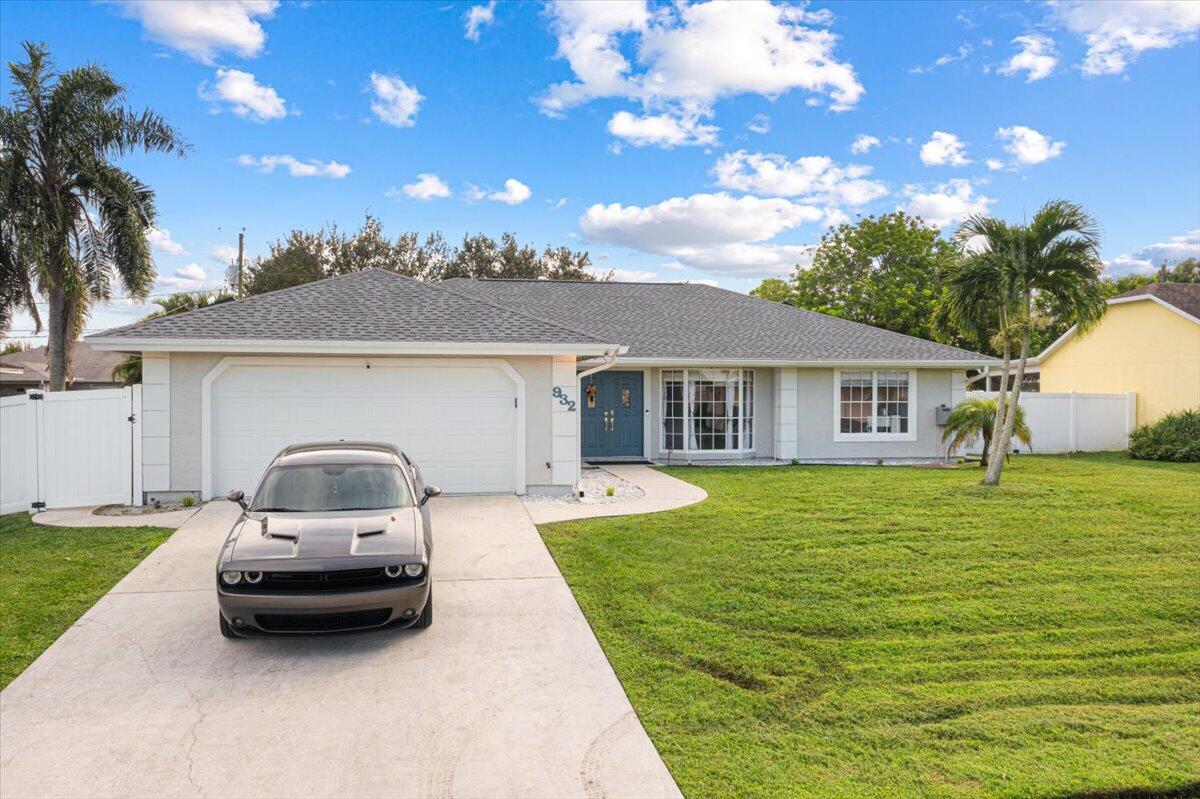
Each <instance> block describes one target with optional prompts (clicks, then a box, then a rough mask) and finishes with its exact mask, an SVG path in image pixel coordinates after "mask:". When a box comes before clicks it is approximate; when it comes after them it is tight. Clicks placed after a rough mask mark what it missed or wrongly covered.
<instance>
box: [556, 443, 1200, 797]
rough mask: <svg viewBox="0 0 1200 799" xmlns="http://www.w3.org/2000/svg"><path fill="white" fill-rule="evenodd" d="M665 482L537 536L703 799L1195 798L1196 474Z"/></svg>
mask: <svg viewBox="0 0 1200 799" xmlns="http://www.w3.org/2000/svg"><path fill="white" fill-rule="evenodd" d="M665 471H667V472H668V473H670V474H673V475H675V476H677V477H680V478H681V479H684V480H687V481H689V482H692V483H695V484H696V485H699V486H701V487H703V488H704V489H705V490H707V491H708V493H709V499H708V500H707V501H706V502H703V503H701V504H699V505H694V506H692V507H690V508H682V509H680V510H677V511H671V512H667V513H660V514H655V515H649V516H631V517H615V518H609V519H592V520H583V521H576V522H564V523H560V524H554V525H546V526H543V527H542V528H541V531H542V535H543V537H544V538H545V540H546V543H547V545H548V546H549V547H550V550H551V552H552V553H553V555H554V558H555V560H556V561H557V562H558V565H559V567H560V568H561V569H562V571H563V574H564V575H566V578H567V580H568V582H569V583H570V584H571V588H572V590H573V591H574V593H575V596H576V598H577V599H578V601H579V604H580V606H581V607H582V608H583V610H584V612H585V613H586V614H587V616H588V619H589V621H590V622H591V625H592V627H593V629H594V630H595V631H596V635H597V637H598V638H599V640H600V643H601V644H602V646H603V647H604V649H605V652H606V653H607V655H608V657H609V660H610V661H611V662H612V664H613V667H614V668H615V669H616V672H617V674H618V676H619V677H620V679H621V682H622V684H623V685H624V687H625V690H626V692H627V693H628V694H629V697H630V699H631V700H632V702H633V705H634V707H635V708H636V709H637V711H638V714H639V715H640V717H641V719H642V722H643V723H644V724H645V726H646V729H647V731H648V732H649V733H650V736H651V738H652V739H653V740H654V743H655V744H656V745H657V747H658V750H659V752H660V753H661V754H662V756H663V758H664V759H665V761H666V763H667V765H668V766H669V767H670V769H671V772H672V773H673V774H674V776H675V778H676V780H677V781H678V782H679V785H680V787H681V788H682V789H683V791H684V793H685V794H686V795H688V796H689V797H693V799H695V797H751V796H754V797H758V796H775V797H801V796H856V797H884V796H889V797H890V796H952V797H975V796H1014V797H1017V796H1021V797H1025V796H1028V797H1035V796H1036V797H1043V796H1070V795H1098V796H1107V795H1112V796H1117V795H1122V796H1123V795H1126V793H1124V792H1125V791H1128V792H1129V793H1128V795H1131V796H1133V795H1137V796H1143V795H1144V796H1168V795H1185V794H1190V793H1191V792H1193V791H1195V792H1197V793H1200V466H1196V465H1192V464H1163V463H1147V462H1140V461H1132V460H1129V459H1127V458H1125V457H1124V456H1123V455H1095V456H1091V455H1089V456H1078V455H1076V456H1073V457H1070V458H1065V457H1050V456H1045V457H1019V458H1014V459H1013V461H1012V462H1011V464H1010V465H1009V467H1008V468H1006V469H1005V472H1004V483H1003V485H1001V486H1000V487H999V488H997V489H985V488H983V487H980V486H979V485H978V484H977V482H978V479H979V476H980V474H979V471H978V470H977V469H958V470H934V469H919V468H900V467H894V468H893V467H889V468H856V467H820V466H812V467H804V466H798V467H784V468H744V469H735V468H707V469H704V468H676V469H667V470H665ZM1180 791H1183V793H1179V792H1180Z"/></svg>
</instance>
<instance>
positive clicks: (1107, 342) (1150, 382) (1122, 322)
mask: <svg viewBox="0 0 1200 799" xmlns="http://www.w3.org/2000/svg"><path fill="white" fill-rule="evenodd" d="M1038 364H1039V365H1040V367H1041V390H1042V391H1084V392H1090V393H1104V394H1118V393H1122V392H1125V391H1136V392H1137V423H1138V424H1146V423H1148V422H1153V421H1155V420H1156V419H1159V418H1161V417H1162V416H1164V415H1166V414H1168V413H1170V412H1171V411H1178V410H1183V409H1186V408H1200V283H1150V284H1148V285H1145V286H1140V287H1139V288H1136V289H1133V290H1132V291H1127V292H1125V293H1124V294H1119V295H1117V296H1116V297H1113V298H1112V299H1111V300H1109V301H1108V309H1107V310H1106V311H1105V312H1104V316H1103V317H1102V318H1101V319H1100V322H1099V323H1098V324H1097V325H1096V326H1095V327H1094V328H1092V329H1091V330H1089V331H1088V332H1087V333H1084V334H1079V333H1078V332H1077V331H1076V329H1075V328H1073V327H1072V328H1071V329H1070V330H1068V331H1067V332H1066V333H1064V334H1063V335H1062V336H1061V337H1060V338H1059V339H1058V341H1055V342H1054V343H1053V344H1051V345H1050V346H1049V347H1047V348H1046V350H1045V352H1043V353H1042V354H1041V355H1039V356H1038Z"/></svg>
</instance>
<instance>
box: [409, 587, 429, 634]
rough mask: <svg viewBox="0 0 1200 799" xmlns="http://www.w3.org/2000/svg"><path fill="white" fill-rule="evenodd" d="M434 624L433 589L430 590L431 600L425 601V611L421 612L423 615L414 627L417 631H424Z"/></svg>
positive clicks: (418, 618)
mask: <svg viewBox="0 0 1200 799" xmlns="http://www.w3.org/2000/svg"><path fill="white" fill-rule="evenodd" d="M431 624H433V589H432V588H431V589H429V598H428V599H426V600H425V609H424V610H422V611H421V615H420V616H418V617H417V623H416V624H414V625H413V627H416V628H417V629H420V630H423V629H425V628H426V627H428V626H429V625H431Z"/></svg>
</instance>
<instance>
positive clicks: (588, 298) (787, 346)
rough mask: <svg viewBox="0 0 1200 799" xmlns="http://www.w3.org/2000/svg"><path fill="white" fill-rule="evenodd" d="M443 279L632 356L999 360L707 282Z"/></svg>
mask: <svg viewBox="0 0 1200 799" xmlns="http://www.w3.org/2000/svg"><path fill="white" fill-rule="evenodd" d="M442 285H445V286H447V287H448V288H450V289H451V290H453V291H456V292H459V293H461V294H464V295H470V296H474V297H481V298H486V299H489V300H491V301H493V302H495V303H497V304H499V305H503V306H504V307H506V308H512V309H514V310H517V311H522V312H525V313H531V314H535V315H537V316H539V317H542V318H544V319H549V320H551V321H554V322H557V323H559V324H563V325H567V326H569V327H572V328H575V329H578V330H584V331H587V332H589V333H591V334H593V335H595V336H599V337H601V338H604V339H605V340H606V341H617V342H619V343H621V344H626V345H628V346H629V353H628V356H627V357H631V358H712V359H731V360H733V359H759V360H794V361H839V360H885V361H891V360H898V361H907V360H912V361H972V360H978V361H987V360H991V359H990V358H988V357H987V356H985V355H980V354H979V353H977V352H970V351H968V350H962V349H958V348H957V347H950V346H946V345H944V344H937V343H934V342H932V341H926V340H924V339H919V338H913V337H912V336H906V335H903V334H900V333H893V332H891V331H890V330H882V329H880V328H876V327H871V326H870V325H863V324H859V323H857V322H849V321H846V320H845V319H838V318H835V317H832V316H826V315H825V314H819V313H815V312H813V311H807V310H804V309H801V308H794V307H792V306H789V305H782V304H780V303H776V302H769V301H767V300H760V299H758V298H756V297H750V296H748V295H745V294H739V293H737V292H733V291H728V290H726V289H719V288H713V287H711V286H705V285H701V284H683V283H600V282H597V283H589V282H572V281H547V280H467V279H455V280H448V281H445V283H443V284H442Z"/></svg>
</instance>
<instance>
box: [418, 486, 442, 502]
mask: <svg viewBox="0 0 1200 799" xmlns="http://www.w3.org/2000/svg"><path fill="white" fill-rule="evenodd" d="M441 494H442V489H440V488H438V487H437V486H425V496H423V497H421V505H424V504H425V503H426V502H428V501H429V500H431V499H433V498H434V497H437V496H441Z"/></svg>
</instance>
